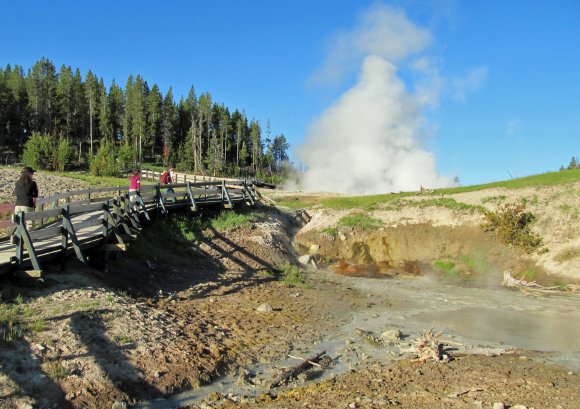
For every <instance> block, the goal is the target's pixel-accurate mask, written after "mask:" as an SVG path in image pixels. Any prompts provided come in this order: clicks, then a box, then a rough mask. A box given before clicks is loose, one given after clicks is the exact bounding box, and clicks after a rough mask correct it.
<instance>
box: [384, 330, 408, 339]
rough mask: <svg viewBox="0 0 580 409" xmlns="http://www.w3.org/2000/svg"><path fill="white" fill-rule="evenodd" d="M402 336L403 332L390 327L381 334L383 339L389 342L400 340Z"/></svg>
mask: <svg viewBox="0 0 580 409" xmlns="http://www.w3.org/2000/svg"><path fill="white" fill-rule="evenodd" d="M402 337H403V334H402V333H401V331H399V330H398V329H389V330H386V331H385V332H383V333H382V334H381V339H382V340H383V341H388V342H393V341H400V340H401V338H402Z"/></svg>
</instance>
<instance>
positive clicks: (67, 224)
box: [62, 205, 87, 263]
mask: <svg viewBox="0 0 580 409" xmlns="http://www.w3.org/2000/svg"><path fill="white" fill-rule="evenodd" d="M62 226H63V228H64V229H66V230H67V235H68V238H69V239H70V241H71V243H72V245H73V249H74V251H75V253H76V255H77V258H78V259H79V261H81V262H82V263H86V262H87V259H86V257H85V255H84V254H83V252H82V249H81V245H80V243H79V241H78V238H77V234H76V232H75V229H74V226H73V224H72V220H71V218H70V206H68V205H67V206H66V207H65V208H64V209H62ZM66 246H68V241H67V243H66Z"/></svg>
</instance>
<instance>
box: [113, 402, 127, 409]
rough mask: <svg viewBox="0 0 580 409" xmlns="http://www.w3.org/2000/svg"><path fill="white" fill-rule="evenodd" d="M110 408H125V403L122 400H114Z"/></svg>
mask: <svg viewBox="0 0 580 409" xmlns="http://www.w3.org/2000/svg"><path fill="white" fill-rule="evenodd" d="M111 409H127V404H126V403H125V402H123V401H120V400H116V401H115V403H113V406H111Z"/></svg>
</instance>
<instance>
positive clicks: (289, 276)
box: [278, 264, 306, 287]
mask: <svg viewBox="0 0 580 409" xmlns="http://www.w3.org/2000/svg"><path fill="white" fill-rule="evenodd" d="M278 269H279V270H280V273H281V275H282V283H283V284H284V285H285V286H286V287H304V286H305V285H306V284H305V281H306V278H305V277H304V275H303V274H302V273H301V272H300V269H299V268H298V267H297V266H293V265H290V264H284V265H283V266H280V267H279V268H278Z"/></svg>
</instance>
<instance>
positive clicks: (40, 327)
mask: <svg viewBox="0 0 580 409" xmlns="http://www.w3.org/2000/svg"><path fill="white" fill-rule="evenodd" d="M321 214H322V213H321ZM326 216H328V215H327V214H326ZM326 216H325V217H326ZM428 219H429V218H427V220H428ZM328 220H329V221H328V222H327V223H326V224H324V223H322V222H320V219H318V218H316V217H315V218H314V219H313V225H315V223H319V224H316V226H318V227H317V229H323V228H324V227H325V226H332V225H333V223H334V222H335V221H336V220H337V219H336V214H335V215H334V217H329V218H328ZM314 222H315V223H314ZM548 224H549V223H548ZM310 227H312V226H311V225H307V226H306V227H305V228H303V233H308V229H309V228H310ZM293 229H296V226H291V225H290V224H289V223H288V220H287V219H286V218H285V217H284V215H282V214H280V213H278V212H266V215H265V216H264V217H262V218H261V219H260V220H259V222H257V223H255V224H254V225H252V226H251V227H244V228H237V229H234V230H231V231H229V232H227V233H223V232H217V231H214V230H211V229H208V230H206V231H204V235H203V237H202V238H199V239H197V240H196V241H195V242H192V244H191V246H190V247H187V248H175V247H172V246H169V245H168V246H166V247H163V246H162V247H161V248H160V249H155V251H148V247H147V245H148V244H147V237H146V235H147V230H146V231H145V232H144V235H143V237H142V238H140V239H139V240H142V241H141V242H140V244H137V243H136V244H135V245H134V246H132V247H133V248H134V249H135V250H133V249H130V251H129V254H127V255H122V256H120V257H119V258H118V260H116V261H115V262H113V263H112V264H111V265H110V266H109V271H108V273H104V272H103V271H102V269H98V268H94V267H90V266H82V265H78V264H76V263H74V262H72V261H71V262H70V264H69V268H68V269H67V271H65V272H60V271H57V270H56V267H55V270H53V271H50V270H49V271H47V272H46V273H45V282H44V283H32V284H30V283H23V282H20V281H12V280H7V279H6V278H5V277H3V278H2V283H1V284H0V285H1V288H2V305H3V306H11V308H17V309H18V310H19V311H20V314H21V316H23V317H24V321H25V322H26V323H28V324H29V326H28V329H27V330H25V331H23V333H22V336H20V337H17V339H15V340H14V341H11V342H5V343H2V344H0V408H112V407H114V408H122V407H127V406H131V405H135V404H138V403H139V402H141V403H142V404H141V406H140V407H149V406H148V405H149V404H153V402H155V400H151V399H156V398H160V397H164V396H165V397H169V396H171V395H173V394H176V393H178V392H181V391H186V390H188V389H191V388H198V387H200V386H203V385H209V384H213V383H219V382H220V379H223V378H222V377H223V376H226V377H227V376H228V375H231V376H233V377H234V378H237V375H238V373H240V370H241V368H246V369H248V370H249V371H253V370H255V369H253V368H255V366H256V365H257V364H260V363H263V364H265V365H268V363H273V364H272V365H273V366H274V368H270V369H271V370H270V369H269V370H263V371H261V373H260V375H261V376H263V377H267V378H270V377H272V376H274V375H275V374H276V373H277V372H276V367H278V366H280V364H279V363H277V362H282V361H284V360H285V358H286V357H287V355H288V354H291V355H297V356H302V357H304V356H308V355H310V354H311V353H312V352H316V351H317V350H319V349H320V348H322V345H324V342H325V340H328V339H333V342H335V343H337V344H340V348H338V349H337V350H340V351H341V352H340V354H338V353H336V354H334V353H331V352H330V351H329V354H331V355H332V356H331V357H332V358H333V360H334V366H335V369H329V370H326V371H318V374H317V371H316V368H315V370H314V371H310V372H309V373H308V374H306V375H305V376H303V377H301V378H300V379H299V380H296V381H292V382H291V383H290V385H288V386H285V387H282V388H275V389H272V390H270V391H264V390H263V389H264V388H263V387H262V386H261V385H259V384H256V385H253V384H252V382H250V383H248V384H246V385H245V386H244V388H242V389H241V392H239V393H238V392H236V393H234V394H231V395H228V393H223V394H218V393H213V394H210V395H209V396H207V397H205V398H204V397H203V396H202V397H199V398H196V399H194V400H193V401H188V400H181V401H179V400H173V401H172V400H171V399H170V400H168V401H166V403H163V401H162V402H161V403H159V405H160V406H158V407H168V408H170V407H184V408H185V407H188V408H210V407H211V408H214V407H226V408H233V407H241V408H254V407H255V408H266V407H268V408H304V407H310V408H381V407H389V406H395V407H402V408H455V407H456V408H468V407H488V408H491V407H492V405H493V404H494V403H500V402H501V403H502V404H505V407H516V406H515V405H518V404H519V405H525V406H526V407H528V408H529V407H534V408H576V407H579V406H580V378H579V377H578V373H577V369H575V368H573V367H570V366H558V365H556V364H554V362H553V360H552V359H551V355H552V354H551V353H548V352H537V351H536V352H534V351H527V350H521V349H517V350H515V351H513V353H510V354H509V355H501V356H496V357H491V356H469V355H468V356H457V357H455V359H452V360H451V361H450V362H448V363H435V362H427V363H424V364H420V363H412V362H411V361H410V358H409V357H408V356H406V355H403V356H399V354H398V350H399V347H400V346H408V345H409V341H410V340H411V338H413V337H415V336H416V335H417V334H418V333H419V332H420V330H419V329H423V330H426V329H428V328H429V327H428V324H427V323H425V322H423V321H421V322H418V323H414V324H411V323H410V322H411V321H409V320H413V318H412V315H401V316H400V317H399V315H400V314H401V311H407V310H412V309H413V308H419V309H422V311H423V310H438V309H441V310H444V309H445V308H444V306H446V305H450V304H454V305H455V304H457V305H460V304H461V305H463V304H462V303H467V302H468V301H466V300H470V301H469V302H470V303H471V302H473V303H479V302H480V301H477V299H476V298H475V297H467V296H466V295H465V291H467V289H465V290H462V289H459V290H455V289H452V290H449V291H450V293H449V294H447V295H438V292H437V291H438V290H437V287H438V285H439V284H437V285H434V286H431V287H429V288H430V289H429V290H428V291H427V290H422V289H421V287H417V288H415V287H414V285H415V284H414V283H415V282H416V280H417V278H413V277H399V278H393V279H391V280H392V281H389V282H392V285H394V286H395V287H393V288H388V289H387V290H384V289H383V285H381V284H380V283H385V281H372V282H369V281H368V279H367V278H352V277H348V278H344V277H342V278H339V277H338V276H333V274H332V273H329V272H323V271H314V270H312V271H308V272H304V276H305V283H304V284H302V285H298V286H287V285H285V284H284V282H283V279H282V278H281V277H280V276H279V273H276V272H275V271H276V267H279V266H280V265H281V264H284V263H286V262H295V257H296V254H295V253H294V251H293V249H292V247H291V241H292V231H293ZM353 237H354V236H353ZM349 240H350V239H349ZM329 242H330V241H329ZM321 243H322V244H323V245H324V242H323V241H321ZM176 254H178V255H179V257H176ZM89 258H90V259H91V261H92V263H93V264H94V265H95V266H98V265H99V262H100V261H102V260H99V256H98V255H97V254H95V255H91V256H90V257H89ZM397 280H403V281H401V283H402V284H401V285H403V286H406V285H411V287H410V289H409V290H408V291H410V294H417V299H416V301H415V303H413V300H412V299H411V300H407V301H404V302H403V301H401V300H402V299H399V298H397V296H396V294H399V293H401V291H403V287H401V288H400V289H398V287H397V285H398V284H397ZM409 283H410V284H409ZM445 285H449V284H448V283H447V284H445ZM379 287H381V294H382V295H381V296H380V297H379V295H378V293H377V294H371V293H372V289H373V288H375V289H377V291H378V290H379ZM369 288H370V289H369ZM405 288H406V287H405ZM454 288H455V287H454ZM493 291H494V294H495V291H496V290H493ZM17 294H20V295H21V296H22V297H21V298H17V297H16V295H17ZM489 294H491V293H489ZM497 294H498V295H497V297H498V299H503V300H504V302H505V304H506V308H507V307H510V308H514V309H520V310H521V309H522V308H523V306H524V307H526V308H527V309H525V311H534V310H536V309H546V308H545V307H543V308H540V307H541V306H544V305H548V306H549V305H550V302H551V301H550V300H548V301H542V302H545V303H547V304H541V305H540V307H539V306H538V305H537V304H535V303H533V302H531V301H529V300H528V299H526V298H525V297H524V296H522V295H518V294H517V293H515V294H514V293H507V292H506V293H497ZM487 297H488V293H483V295H482V296H481V299H482V300H485V299H487ZM514 297H515V298H514ZM432 300H436V302H435V301H433V304H430V302H431V301H432ZM556 300H557V299H556ZM7 301H10V302H7ZM558 302H559V301H554V303H558ZM488 303H489V304H490V305H491V304H493V305H494V306H497V304H498V303H497V302H496V300H495V299H494V300H493V301H489V300H488ZM529 303H531V304H529ZM512 304H513V305H512ZM528 304H529V305H528ZM469 305H472V304H469ZM574 305H576V306H577V305H578V304H577V303H576V301H575V300H574V299H572V300H568V299H566V302H564V303H563V304H562V305H559V308H560V309H561V310H562V311H569V310H574ZM268 307H269V308H268ZM576 310H577V308H576ZM558 311H560V310H558ZM353 317H358V318H357V319H356V321H355V322H353ZM397 320H400V328H402V329H403V328H404V329H405V331H403V332H404V336H403V340H401V341H400V342H399V341H397V342H395V343H394V344H392V345H390V346H388V347H385V348H384V349H383V348H375V346H373V345H371V346H369V345H368V343H367V342H364V341H363V340H361V339H360V338H358V337H356V336H355V335H354V333H353V328H351V327H353V326H364V325H367V326H368V328H367V329H373V328H379V327H380V325H386V323H387V322H388V323H389V326H392V325H393V322H399V321H397ZM412 322H415V321H412ZM377 323H382V324H380V325H378V324H377ZM397 327H399V326H397ZM345 328H346V329H345ZM383 329H384V328H383ZM381 331H382V329H381V330H379V331H378V334H380V332H381ZM516 331H517V330H516ZM378 334H377V335H378ZM490 336H491V337H492V338H493V334H492V335H490ZM460 340H461V342H467V341H466V340H465V339H460ZM320 372H322V373H320ZM318 377H320V379H318ZM244 391H245V393H242V392H244ZM150 400H151V401H150ZM496 407H500V406H496Z"/></svg>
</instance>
